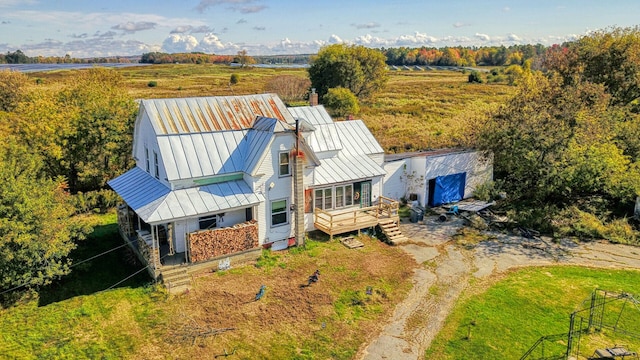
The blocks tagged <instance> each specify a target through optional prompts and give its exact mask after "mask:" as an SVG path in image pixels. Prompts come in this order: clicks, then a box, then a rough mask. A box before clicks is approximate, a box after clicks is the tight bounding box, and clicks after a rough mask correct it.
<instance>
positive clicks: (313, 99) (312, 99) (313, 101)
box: [309, 88, 318, 106]
mask: <svg viewBox="0 0 640 360" xmlns="http://www.w3.org/2000/svg"><path fill="white" fill-rule="evenodd" d="M309 105H311V106H316V105H318V93H317V92H316V88H311V94H309Z"/></svg>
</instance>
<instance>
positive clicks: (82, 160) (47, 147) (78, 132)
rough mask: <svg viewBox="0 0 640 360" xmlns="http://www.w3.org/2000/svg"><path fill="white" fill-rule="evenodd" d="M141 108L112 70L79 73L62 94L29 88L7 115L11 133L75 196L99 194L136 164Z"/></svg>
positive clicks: (62, 85) (61, 89)
mask: <svg viewBox="0 0 640 360" xmlns="http://www.w3.org/2000/svg"><path fill="white" fill-rule="evenodd" d="M136 113H137V106H136V103H135V102H134V101H133V99H132V98H131V97H130V96H129V95H128V94H127V90H126V87H125V85H124V81H123V79H122V77H121V75H120V74H119V73H117V72H116V71H114V70H112V69H105V68H94V69H90V70H86V71H79V72H77V75H76V76H74V77H72V78H70V79H68V80H67V82H65V83H63V84H61V86H60V87H59V90H57V91H51V90H50V89H46V90H44V89H41V88H39V87H37V86H36V87H31V88H30V89H29V91H28V92H27V93H26V94H25V96H24V97H23V98H22V99H21V101H20V102H19V103H18V104H17V106H16V108H15V110H14V111H13V112H11V113H8V114H7V118H8V119H10V120H8V124H9V125H8V126H9V128H10V129H11V131H12V133H13V134H15V135H16V136H18V137H19V138H20V139H21V141H22V142H23V143H25V144H27V145H28V146H29V148H31V149H32V151H34V152H35V153H36V154H38V155H39V156H41V158H42V161H44V163H45V164H46V166H45V167H44V169H45V171H47V173H48V175H49V177H50V178H55V177H56V176H64V177H65V179H67V181H68V184H69V190H70V191H71V192H72V193H76V192H78V191H83V192H85V191H92V190H98V189H100V188H102V187H104V185H105V184H106V181H107V180H109V179H111V178H113V177H115V176H117V175H119V174H121V173H122V172H124V171H126V170H127V169H128V168H129V167H130V166H131V164H132V162H131V161H132V160H131V148H132V142H133V137H132V136H133V135H132V133H133V124H134V122H135V117H136Z"/></svg>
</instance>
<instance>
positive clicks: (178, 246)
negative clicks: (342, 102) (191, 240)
mask: <svg viewBox="0 0 640 360" xmlns="http://www.w3.org/2000/svg"><path fill="white" fill-rule="evenodd" d="M186 232H187V224H186V222H184V221H176V222H175V228H174V233H173V235H174V236H173V248H174V249H175V252H177V253H183V252H184V251H185V234H186Z"/></svg>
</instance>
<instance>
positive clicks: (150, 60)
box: [0, 44, 548, 66]
mask: <svg viewBox="0 0 640 360" xmlns="http://www.w3.org/2000/svg"><path fill="white" fill-rule="evenodd" d="M547 49H548V48H547V47H545V46H544V45H541V44H536V45H529V44H527V45H511V46H509V47H505V46H484V47H462V46H458V47H443V48H435V47H419V48H411V47H398V48H380V49H374V50H376V51H379V52H381V53H382V54H383V55H384V57H385V62H386V64H387V65H409V66H410V65H438V66H505V65H514V64H517V65H522V64H524V62H525V61H527V60H529V59H534V58H536V57H538V56H540V55H542V54H544V53H545V52H546V51H547ZM238 56H239V55H215V54H206V53H203V52H190V53H164V52H149V53H144V54H142V55H141V56H140V57H139V59H138V57H122V56H116V57H98V58H88V59H79V58H73V57H71V56H69V55H65V56H62V57H60V56H47V57H44V56H36V57H29V56H27V55H25V54H24V53H23V52H22V51H21V50H16V51H14V52H7V53H6V54H0V64H73V63H129V62H140V63H143V64H174V63H180V64H229V63H232V62H238ZM245 56H247V53H246V51H245ZM313 56H315V54H300V55H268V56H266V55H265V56H262V55H257V56H255V55H254V56H251V58H252V60H253V61H251V63H262V64H308V63H309V62H310V60H311V58H312V57H313Z"/></svg>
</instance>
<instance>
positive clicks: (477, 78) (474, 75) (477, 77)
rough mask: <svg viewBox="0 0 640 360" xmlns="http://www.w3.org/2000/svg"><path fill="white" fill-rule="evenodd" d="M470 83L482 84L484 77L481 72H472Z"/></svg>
mask: <svg viewBox="0 0 640 360" xmlns="http://www.w3.org/2000/svg"><path fill="white" fill-rule="evenodd" d="M469 82H470V83H478V84H482V82H483V81H482V76H481V75H480V72H479V71H475V70H474V71H472V72H471V73H470V74H469Z"/></svg>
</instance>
